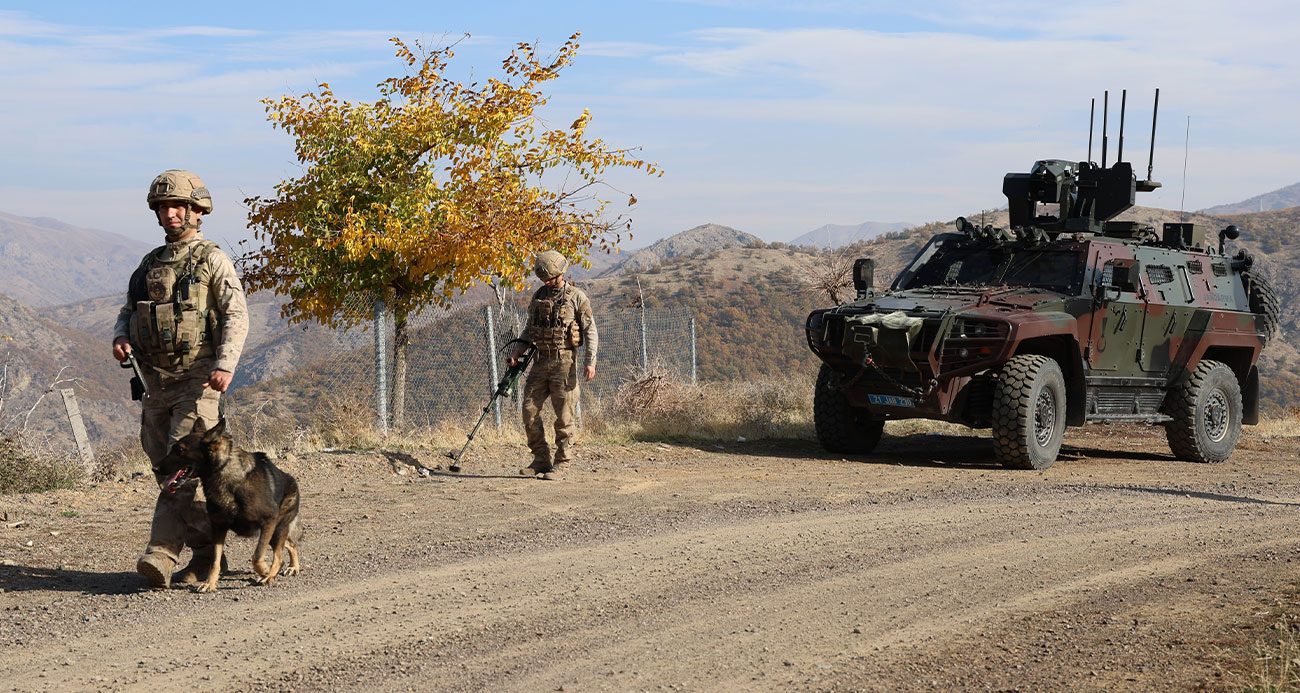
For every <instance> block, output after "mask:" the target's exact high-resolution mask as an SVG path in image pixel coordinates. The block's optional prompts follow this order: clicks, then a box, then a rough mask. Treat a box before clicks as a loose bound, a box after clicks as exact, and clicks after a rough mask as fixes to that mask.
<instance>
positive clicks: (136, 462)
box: [89, 439, 153, 484]
mask: <svg viewBox="0 0 1300 693" xmlns="http://www.w3.org/2000/svg"><path fill="white" fill-rule="evenodd" d="M136 473H142V474H152V473H153V468H152V466H151V465H150V464H149V458H148V457H147V456H145V454H144V450H143V449H141V448H140V443H139V441H137V440H135V439H126V440H120V441H117V442H116V443H110V444H107V445H99V446H97V447H96V449H95V466H94V468H93V469H92V470H91V472H90V479H89V481H90V482H91V483H95V484H97V483H100V482H104V481H110V480H112V479H119V478H126V477H130V476H131V475H133V474H136Z"/></svg>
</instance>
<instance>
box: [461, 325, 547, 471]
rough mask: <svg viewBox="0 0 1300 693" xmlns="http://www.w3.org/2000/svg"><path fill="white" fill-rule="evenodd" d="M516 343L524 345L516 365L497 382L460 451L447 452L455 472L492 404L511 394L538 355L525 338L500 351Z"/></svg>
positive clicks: (513, 340) (511, 342) (532, 345)
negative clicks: (499, 398) (520, 377)
mask: <svg viewBox="0 0 1300 693" xmlns="http://www.w3.org/2000/svg"><path fill="white" fill-rule="evenodd" d="M516 343H518V344H522V345H524V350H523V352H522V353H520V354H519V358H518V359H516V360H515V365H513V366H510V367H509V368H507V369H506V374H505V375H504V376H502V378H501V382H499V383H497V389H496V390H494V391H493V392H492V396H491V397H490V398H488V402H487V405H486V406H484V407H483V414H482V415H481V416H479V417H478V423H476V424H474V429H473V430H471V431H470V432H469V438H468V439H466V440H465V445H463V446H461V448H460V452H458V453H456V454H455V455H453V454H451V453H450V452H449V453H447V457H450V458H451V459H452V463H451V466H449V467H447V469H448V470H450V471H453V472H459V471H460V459H461V456H462V455H464V454H465V450H466V448H468V447H469V444H470V443H471V442H473V440H474V434H475V433H478V427H479V426H482V425H483V419H486V418H487V415H488V412H489V411H491V410H492V404H493V403H494V402H496V401H497V398H498V397H509V396H510V392H511V391H512V390H514V387H515V383H517V382H519V376H520V375H523V372H524V371H526V370H528V364H530V363H532V362H533V356H536V355H537V347H536V346H535V345H534V344H533V343H532V342H529V341H527V340H523V339H512V340H510V341H508V342H506V343H505V345H503V346H502V347H501V349H500V351H505V350H506V349H507V348H508V347H509V346H510V345H512V344H516Z"/></svg>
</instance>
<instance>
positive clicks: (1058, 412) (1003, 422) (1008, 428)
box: [991, 354, 1065, 469]
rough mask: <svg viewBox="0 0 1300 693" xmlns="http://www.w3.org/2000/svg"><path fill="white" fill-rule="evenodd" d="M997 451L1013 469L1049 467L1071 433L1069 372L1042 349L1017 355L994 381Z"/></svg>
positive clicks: (994, 435)
mask: <svg viewBox="0 0 1300 693" xmlns="http://www.w3.org/2000/svg"><path fill="white" fill-rule="evenodd" d="M991 423H992V426H993V451H994V454H996V455H997V458H998V461H999V462H1001V463H1002V466H1004V467H1008V468H1011V469H1047V468H1048V467H1050V466H1052V463H1053V462H1056V456H1057V454H1059V453H1060V452H1061V441H1062V440H1064V438H1065V376H1064V375H1063V374H1062V373H1061V367H1060V366H1059V365H1057V363H1056V361H1055V360H1053V359H1051V358H1048V357H1046V356H1039V355H1037V354H1021V355H1019V356H1016V357H1015V358H1013V359H1011V360H1010V361H1008V362H1007V363H1006V365H1004V366H1003V367H1002V369H1001V370H1000V371H999V372H998V375H997V377H996V378H995V379H994V381H993V412H992V416H991Z"/></svg>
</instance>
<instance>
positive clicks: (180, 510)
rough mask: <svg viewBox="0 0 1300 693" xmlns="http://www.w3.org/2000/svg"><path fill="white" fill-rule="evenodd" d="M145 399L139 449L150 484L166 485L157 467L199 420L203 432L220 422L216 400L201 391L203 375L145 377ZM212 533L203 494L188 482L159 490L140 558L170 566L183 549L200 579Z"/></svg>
mask: <svg viewBox="0 0 1300 693" xmlns="http://www.w3.org/2000/svg"><path fill="white" fill-rule="evenodd" d="M145 377H146V378H147V379H148V381H149V383H148V385H149V396H148V397H146V398H145V399H144V402H143V405H144V407H143V409H144V410H143V413H142V414H141V417H140V446H141V447H143V448H144V453H145V455H147V456H148V457H149V463H150V464H151V465H153V469H154V478H155V479H157V481H158V484H159V485H160V486H161V485H162V484H164V483H165V482H166V479H163V478H161V477H160V476H159V475H158V464H159V462H161V461H162V459H163V458H164V457H166V456H167V451H168V450H169V449H171V446H172V444H173V443H175V442H176V441H178V440H180V439H181V438H183V437H185V435H186V434H188V433H189V432H190V429H192V428H194V422H196V421H198V420H199V419H200V418H201V419H203V423H204V424H205V425H207V426H214V425H216V423H217V419H218V418H219V417H220V402H221V394H220V393H218V392H217V391H216V390H213V389H211V388H207V387H204V386H203V383H204V382H205V381H206V380H207V371H204V373H203V376H202V377H198V376H197V375H196V377H193V378H186V379H183V380H174V379H171V378H167V379H163V378H161V377H160V376H158V375H157V374H154V373H146V374H145ZM211 534H212V530H211V526H210V525H209V523H208V511H207V507H206V506H205V505H204V500H203V491H202V489H201V488H199V483H198V481H197V480H194V481H190V482H189V483H186V484H185V485H184V486H182V487H181V488H180V489H179V490H177V491H176V493H169V492H168V491H167V489H165V488H163V489H162V490H161V492H160V493H159V494H158V501H157V503H155V505H154V509H153V524H152V525H151V526H150V528H149V545H148V546H147V547H145V555H150V554H154V555H155V557H165V558H166V559H167V560H168V561H169V562H170V564H171V565H172V566H175V565H176V561H177V560H179V558H180V554H181V551H183V550H184V549H185V547H186V546H189V547H190V548H191V549H193V550H194V558H193V559H192V561H191V562H190V566H191V567H192V568H195V569H198V572H199V574H203V572H204V571H206V570H207V567H208V566H211V565H212V554H213V548H212V538H211Z"/></svg>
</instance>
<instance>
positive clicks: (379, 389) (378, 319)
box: [374, 298, 388, 435]
mask: <svg viewBox="0 0 1300 693" xmlns="http://www.w3.org/2000/svg"><path fill="white" fill-rule="evenodd" d="M374 329H375V413H376V414H378V416H379V430H380V432H381V433H383V434H384V435H388V310H387V309H386V307H385V306H384V300H383V299H382V298H381V299H376V300H375V328H374Z"/></svg>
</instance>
